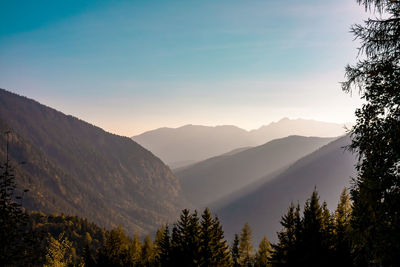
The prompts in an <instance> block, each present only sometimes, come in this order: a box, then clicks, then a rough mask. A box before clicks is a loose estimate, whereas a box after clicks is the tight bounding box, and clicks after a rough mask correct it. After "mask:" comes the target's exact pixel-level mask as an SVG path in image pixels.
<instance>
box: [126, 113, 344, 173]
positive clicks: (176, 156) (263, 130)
mask: <svg viewBox="0 0 400 267" xmlns="http://www.w3.org/2000/svg"><path fill="white" fill-rule="evenodd" d="M345 131H346V130H345V125H344V124H336V123H327V122H320V121H313V120H303V119H297V120H290V119H288V118H284V119H282V120H280V121H278V122H273V123H270V124H268V125H265V126H262V127H260V128H259V129H257V130H252V131H246V130H243V129H241V128H238V127H236V126H229V125H224V126H216V127H209V126H200V125H185V126H182V127H179V128H160V129H156V130H153V131H148V132H145V133H143V134H140V135H137V136H134V137H132V139H133V140H135V141H136V142H138V143H139V144H140V145H142V146H144V147H145V148H147V149H149V150H150V151H151V152H153V153H154V154H155V155H156V156H158V157H160V158H161V159H162V160H163V161H164V162H165V163H167V164H168V165H169V166H170V167H171V168H173V169H174V168H179V167H183V166H185V165H186V166H187V165H190V164H193V163H195V162H199V161H201V160H205V159H207V158H210V157H214V156H218V155H221V154H223V153H227V152H229V151H231V150H234V149H237V148H241V147H249V146H258V145H261V144H264V143H266V142H268V141H271V140H273V139H276V138H282V137H287V136H290V135H301V136H318V137H336V136H340V135H343V134H344V133H345Z"/></svg>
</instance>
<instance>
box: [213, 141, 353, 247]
mask: <svg viewBox="0 0 400 267" xmlns="http://www.w3.org/2000/svg"><path fill="white" fill-rule="evenodd" d="M348 144H350V139H349V137H347V136H346V137H342V138H340V139H338V140H335V141H333V142H331V143H329V144H327V145H326V146H324V147H322V148H320V149H318V150H317V151H315V152H313V153H311V154H310V155H307V156H305V157H303V158H301V159H300V160H298V161H297V162H295V163H294V164H293V165H291V166H290V167H289V168H287V169H285V170H283V171H281V172H279V173H278V174H276V175H275V176H272V177H271V176H268V177H265V181H264V182H263V183H259V184H258V185H257V186H254V187H253V188H251V189H250V190H249V189H242V190H241V191H243V190H244V191H245V192H241V191H238V192H235V194H232V195H231V196H230V197H229V198H228V199H227V200H225V201H224V202H225V204H224V205H223V206H222V207H221V203H219V205H218V206H220V207H217V208H214V210H215V211H216V213H217V214H218V216H219V217H220V219H221V221H222V223H223V225H224V230H225V233H226V236H227V237H228V238H232V236H233V234H234V233H237V232H239V231H240V229H241V227H242V226H243V224H244V223H245V222H248V223H249V224H250V226H251V227H252V229H253V234H254V237H255V240H256V241H259V240H260V239H261V238H262V236H263V235H267V236H268V238H270V240H272V241H276V232H278V231H279V230H280V229H281V225H280V224H279V221H280V218H281V216H282V215H283V214H285V213H286V211H287V208H288V207H289V205H290V202H292V201H293V203H294V204H297V203H298V202H299V203H301V204H303V203H304V202H305V200H306V199H307V198H309V196H310V195H311V193H312V191H313V189H314V187H316V188H317V190H318V192H319V194H320V196H321V201H323V200H326V201H327V204H328V208H329V209H330V210H334V209H335V207H336V205H337V202H338V196H339V195H340V192H341V191H342V190H343V188H344V187H348V186H349V185H350V180H351V179H350V176H353V175H354V174H355V173H356V171H355V167H354V166H355V163H356V160H355V159H356V158H355V155H353V154H351V153H350V152H349V151H346V150H345V149H344V147H345V146H346V145H348Z"/></svg>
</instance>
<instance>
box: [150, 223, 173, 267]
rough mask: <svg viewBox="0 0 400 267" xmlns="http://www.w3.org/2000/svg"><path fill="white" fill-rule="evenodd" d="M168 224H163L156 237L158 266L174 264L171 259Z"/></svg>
mask: <svg viewBox="0 0 400 267" xmlns="http://www.w3.org/2000/svg"><path fill="white" fill-rule="evenodd" d="M170 242H171V241H170V235H169V227H168V224H166V225H165V226H161V228H160V229H159V230H158V231H157V234H156V237H155V241H154V243H155V262H156V264H155V265H156V266H172V265H171V260H170V254H171V243H170Z"/></svg>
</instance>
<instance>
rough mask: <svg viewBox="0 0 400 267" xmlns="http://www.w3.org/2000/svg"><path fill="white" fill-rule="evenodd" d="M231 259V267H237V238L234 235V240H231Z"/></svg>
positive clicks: (238, 255)
mask: <svg viewBox="0 0 400 267" xmlns="http://www.w3.org/2000/svg"><path fill="white" fill-rule="evenodd" d="M231 257H232V265H233V267H238V266H239V257H240V254H239V236H238V235H237V234H235V238H234V239H233V242H232V246H231Z"/></svg>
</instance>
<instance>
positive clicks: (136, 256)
mask: <svg viewBox="0 0 400 267" xmlns="http://www.w3.org/2000/svg"><path fill="white" fill-rule="evenodd" d="M129 241H130V242H129V251H128V256H127V257H128V260H127V261H128V262H130V263H131V264H132V265H136V264H139V263H140V261H141V258H142V244H141V243H140V240H139V236H138V235H137V234H134V235H133V237H132V239H129Z"/></svg>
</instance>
